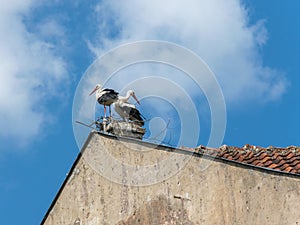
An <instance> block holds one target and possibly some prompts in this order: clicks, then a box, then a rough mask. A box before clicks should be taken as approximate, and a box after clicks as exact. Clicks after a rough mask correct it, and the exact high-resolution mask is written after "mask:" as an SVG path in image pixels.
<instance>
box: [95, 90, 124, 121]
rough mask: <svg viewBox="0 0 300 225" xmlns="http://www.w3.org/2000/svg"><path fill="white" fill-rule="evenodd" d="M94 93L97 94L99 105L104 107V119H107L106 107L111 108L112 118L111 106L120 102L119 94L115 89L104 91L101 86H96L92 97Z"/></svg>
mask: <svg viewBox="0 0 300 225" xmlns="http://www.w3.org/2000/svg"><path fill="white" fill-rule="evenodd" d="M94 92H96V100H97V101H98V103H99V104H101V105H104V117H106V106H108V107H109V115H110V116H111V109H110V105H111V104H113V103H114V102H115V101H117V100H118V95H119V93H118V92H116V91H115V90H113V89H109V88H105V89H103V88H102V87H101V85H100V84H97V85H96V87H95V88H94V90H93V91H92V92H91V93H90V95H92V94H93V93H94Z"/></svg>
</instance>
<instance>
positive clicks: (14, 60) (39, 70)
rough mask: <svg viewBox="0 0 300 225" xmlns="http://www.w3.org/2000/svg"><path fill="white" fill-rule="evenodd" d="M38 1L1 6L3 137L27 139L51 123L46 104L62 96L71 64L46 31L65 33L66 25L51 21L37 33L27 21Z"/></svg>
mask: <svg viewBox="0 0 300 225" xmlns="http://www.w3.org/2000/svg"><path fill="white" fill-rule="evenodd" d="M34 4H35V2H34V1H30V0H27V1H7V2H5V3H3V4H2V6H1V8H0V34H1V42H0V124H1V129H0V139H1V138H10V137H17V138H18V140H19V143H25V142H27V141H28V140H30V139H31V138H32V137H35V135H37V134H38V132H39V131H40V129H41V127H42V125H43V124H47V119H49V115H50V114H49V113H47V110H45V105H46V104H47V102H48V101H49V100H51V99H52V98H53V97H54V96H58V94H57V93H58V88H59V87H61V82H62V81H66V80H67V79H68V77H67V75H68V74H67V66H66V63H65V61H64V59H63V58H62V57H61V56H60V55H58V54H57V52H58V51H57V46H55V45H53V44H52V43H51V42H49V41H45V40H44V39H43V38H42V37H43V35H44V36H46V35H48V36H49V35H52V36H53V35H60V38H61V36H62V35H63V30H62V27H61V26H59V25H58V24H57V23H55V22H53V21H52V22H51V21H47V22H46V23H44V25H41V24H40V25H39V31H41V32H42V33H40V34H36V33H33V32H32V31H30V30H29V29H28V27H27V26H26V25H25V24H24V20H25V18H26V16H27V15H28V14H29V13H30V10H31V9H32V8H34V6H35V5H34Z"/></svg>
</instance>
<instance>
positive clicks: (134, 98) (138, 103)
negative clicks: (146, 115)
mask: <svg viewBox="0 0 300 225" xmlns="http://www.w3.org/2000/svg"><path fill="white" fill-rule="evenodd" d="M132 97H133V98H134V99H135V100H136V102H137V103H138V104H139V105H140V101H139V100H138V99H137V97H136V96H135V94H133V95H132Z"/></svg>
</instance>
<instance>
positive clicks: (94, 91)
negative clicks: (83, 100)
mask: <svg viewBox="0 0 300 225" xmlns="http://www.w3.org/2000/svg"><path fill="white" fill-rule="evenodd" d="M96 90H97V87H95V89H94V90H93V91H92V92H91V93H90V94H89V96H91V95H92V94H94V92H95V91H96Z"/></svg>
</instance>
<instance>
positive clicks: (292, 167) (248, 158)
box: [195, 144, 300, 175]
mask: <svg viewBox="0 0 300 225" xmlns="http://www.w3.org/2000/svg"><path fill="white" fill-rule="evenodd" d="M195 150H196V152H197V153H198V154H201V155H206V156H213V157H216V158H219V159H225V160H227V161H232V162H235V163H240V164H246V165H251V166H254V167H257V168H262V169H268V170H274V171H280V172H285V173H289V174H295V175H300V147H296V146H289V147H286V148H278V147H273V146H269V147H267V148H263V147H257V146H253V145H249V144H246V145H245V146H244V147H242V148H238V147H233V146H227V145H223V146H221V147H220V148H209V147H205V146H202V145H200V146H198V147H197V148H196V149H195Z"/></svg>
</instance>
